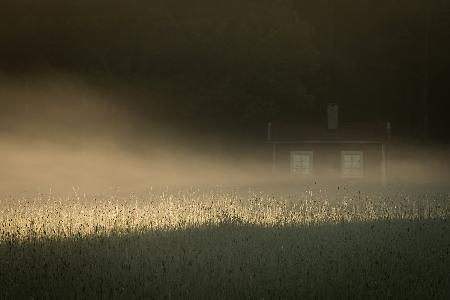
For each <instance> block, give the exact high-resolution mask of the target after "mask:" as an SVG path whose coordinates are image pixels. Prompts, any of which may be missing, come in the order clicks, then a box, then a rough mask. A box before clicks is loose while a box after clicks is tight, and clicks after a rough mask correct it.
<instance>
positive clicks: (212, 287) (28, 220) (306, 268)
mask: <svg viewBox="0 0 450 300" xmlns="http://www.w3.org/2000/svg"><path fill="white" fill-rule="evenodd" d="M0 201H1V202H0V298H1V299H13V298H14V299H21V298H24V299H42V298H50V299H79V298H87V299H91V298H105V299H111V298H119V299H120V298H124V299H136V298H174V299H178V298H213V297H215V298H227V299H230V298H234V299H236V298H239V299H241V298H252V299H253V298H258V299H263V298H296V299H298V298H359V299H371V298H372V299H379V298H402V299H406V298H407V299H428V298H435V299H449V298H450V234H449V233H450V218H449V216H450V193H448V191H433V192H429V191H428V192H425V191H422V192H420V191H412V190H410V191H408V190H404V189H390V190H381V191H374V190H365V191H362V190H358V189H345V188H344V189H343V188H341V189H340V190H337V189H334V190H333V192H330V191H329V190H326V189H321V188H315V189H308V188H295V189H264V188H253V189H244V188H239V189H238V188H220V187H214V188H184V189H169V188H164V189H151V190H150V189H149V190H147V191H146V192H141V193H118V192H110V193H105V194H102V195H94V194H89V195H88V194H84V193H82V192H81V191H79V190H78V189H73V191H71V192H70V193H67V194H65V195H64V194H56V193H52V192H51V191H49V192H46V193H35V194H27V195H26V196H25V195H22V196H18V195H4V196H2V198H1V200H0Z"/></svg>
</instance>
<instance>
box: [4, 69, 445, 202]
mask: <svg viewBox="0 0 450 300" xmlns="http://www.w3.org/2000/svg"><path fill="white" fill-rule="evenodd" d="M116 90H117V87H112V88H111V89H109V88H105V87H103V88H93V87H91V86H88V85H87V84H83V83H82V82H81V81H78V80H74V79H73V78H70V77H65V76H57V77H50V76H43V77H42V78H33V79H30V80H29V81H27V82H26V83H24V81H23V80H2V81H1V82H0V166H1V169H0V191H2V192H18V193H20V192H25V191H33V190H41V191H44V190H48V189H50V188H51V189H53V190H62V191H64V190H70V189H72V187H77V188H79V189H81V190H84V191H96V192H102V191H105V190H107V189H109V188H111V187H120V188H122V189H125V190H139V189H143V188H149V187H151V186H161V185H171V186H175V185H216V184H219V185H238V186H243V185H251V184H265V183H270V182H272V181H274V177H273V176H272V173H271V148H270V147H269V146H268V145H267V144H266V143H265V136H261V139H260V143H253V144H249V143H247V142H240V141H239V140H237V139H234V140H229V139H227V138H225V137H222V136H217V135H216V136H211V135H203V134H202V133H197V134H196V133H195V132H192V131H189V130H185V131H184V130H183V129H184V128H180V126H179V124H178V125H176V126H171V124H170V120H165V119H164V117H162V116H161V115H158V113H159V112H158V111H156V110H155V112H154V115H148V116H145V118H143V117H142V115H139V116H138V114H137V113H136V111H134V110H132V109H130V108H129V107H128V106H127V105H125V104H124V103H126V102H127V97H136V95H135V94H134V93H132V92H131V91H130V93H129V94H127V92H126V91H125V92H124V90H121V92H120V93H119V92H118V93H115V91H116ZM139 97H150V98H151V97H154V99H151V101H153V103H156V105H155V107H157V103H158V101H167V99H165V98H163V97H162V98H158V97H159V96H155V95H152V96H142V95H139ZM201 117H202V116H198V118H201ZM177 126H178V127H177ZM393 126H395V124H393ZM389 147H390V148H388V158H389V161H388V167H387V174H388V183H390V184H396V183H401V184H408V183H409V184H414V185H433V186H441V187H445V188H447V187H449V184H448V183H449V182H450V172H449V170H450V168H449V161H450V155H449V149H448V147H444V146H427V147H425V146H423V145H422V146H420V145H419V146H411V145H408V144H401V145H400V144H396V145H392V146H389ZM315 175H316V178H317V181H318V182H320V181H321V178H322V177H323V178H325V175H326V174H315ZM279 180H280V178H279V177H275V181H279ZM298 184H301V182H299V183H298Z"/></svg>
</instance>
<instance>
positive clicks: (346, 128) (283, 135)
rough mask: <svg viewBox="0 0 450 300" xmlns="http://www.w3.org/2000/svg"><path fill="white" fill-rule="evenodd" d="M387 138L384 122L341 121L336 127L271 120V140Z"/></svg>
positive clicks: (364, 139)
mask: <svg viewBox="0 0 450 300" xmlns="http://www.w3.org/2000/svg"><path fill="white" fill-rule="evenodd" d="M387 138H388V130H387V124H386V123H341V124H339V128H337V129H328V128H327V126H326V124H325V125H323V124H301V123H283V122H273V123H271V126H270V141H271V142H322V143H326V142H383V141H385V140H387Z"/></svg>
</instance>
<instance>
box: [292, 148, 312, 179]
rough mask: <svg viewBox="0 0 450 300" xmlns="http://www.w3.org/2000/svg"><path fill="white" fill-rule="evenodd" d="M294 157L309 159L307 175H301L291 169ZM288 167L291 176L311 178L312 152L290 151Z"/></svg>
mask: <svg viewBox="0 0 450 300" xmlns="http://www.w3.org/2000/svg"><path fill="white" fill-rule="evenodd" d="M296 155H300V156H305V155H307V156H308V157H309V159H310V167H309V172H308V174H304V173H301V172H300V173H297V172H294V168H293V166H294V157H295V156H296ZM289 167H290V168H289V171H290V174H291V175H292V176H303V177H306V176H312V175H313V173H314V151H312V150H292V151H290V164H289Z"/></svg>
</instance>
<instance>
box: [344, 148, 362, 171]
mask: <svg viewBox="0 0 450 300" xmlns="http://www.w3.org/2000/svg"><path fill="white" fill-rule="evenodd" d="M345 155H360V156H361V169H360V170H359V172H355V173H354V174H348V173H345V170H344V156H345ZM341 175H342V177H343V178H362V177H364V152H363V151H361V150H343V151H341Z"/></svg>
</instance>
